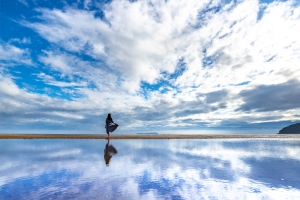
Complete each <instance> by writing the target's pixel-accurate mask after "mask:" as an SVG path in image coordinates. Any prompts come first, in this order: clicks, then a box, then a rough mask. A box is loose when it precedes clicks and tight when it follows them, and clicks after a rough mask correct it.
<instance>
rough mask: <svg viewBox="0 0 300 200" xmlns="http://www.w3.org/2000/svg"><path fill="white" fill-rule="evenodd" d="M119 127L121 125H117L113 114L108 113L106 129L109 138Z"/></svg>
mask: <svg viewBox="0 0 300 200" xmlns="http://www.w3.org/2000/svg"><path fill="white" fill-rule="evenodd" d="M118 126H119V125H118V124H117V123H115V122H114V120H113V119H112V117H111V114H110V113H108V115H107V118H106V121H105V128H106V133H107V135H108V138H109V137H110V133H112V132H113V131H114V130H116V129H117V127H118Z"/></svg>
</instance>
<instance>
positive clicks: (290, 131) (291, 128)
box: [278, 123, 300, 134]
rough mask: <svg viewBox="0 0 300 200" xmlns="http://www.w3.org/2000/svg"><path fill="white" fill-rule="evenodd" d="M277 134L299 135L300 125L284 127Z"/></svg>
mask: <svg viewBox="0 0 300 200" xmlns="http://www.w3.org/2000/svg"><path fill="white" fill-rule="evenodd" d="M278 134H300V123H297V124H292V125H290V126H287V127H284V128H283V129H281V130H280V131H279V133H278Z"/></svg>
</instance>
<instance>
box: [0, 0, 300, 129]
mask: <svg viewBox="0 0 300 200" xmlns="http://www.w3.org/2000/svg"><path fill="white" fill-rule="evenodd" d="M83 3H84V7H85V10H79V9H75V8H74V6H72V7H68V6H67V7H65V8H64V9H62V10H59V9H52V10H50V9H48V8H39V9H37V10H36V11H38V12H39V13H40V15H39V16H38V18H39V21H38V22H29V21H26V22H24V21H23V22H21V24H23V25H25V26H27V27H29V28H32V29H33V30H35V31H36V32H37V33H39V34H40V35H41V36H42V37H43V38H44V39H46V40H47V41H48V42H50V43H51V45H53V46H52V47H54V48H52V49H50V48H48V49H46V48H45V49H44V50H43V53H42V54H40V55H38V58H39V60H38V61H37V62H40V63H41V64H42V67H41V68H40V72H39V73H37V74H36V75H37V77H38V80H42V81H43V82H44V83H45V84H47V85H48V86H49V87H50V86H51V85H52V86H56V87H59V89H60V91H58V93H59V95H61V96H64V95H71V96H70V98H69V99H71V102H69V103H72V104H70V106H69V105H67V103H66V104H64V103H63V104H61V105H60V106H63V107H73V106H75V105H76V106H78V108H80V109H83V110H85V111H84V112H83V113H84V114H83V113H81V114H79V115H80V116H82V115H89V116H94V115H95V113H96V114H97V115H105V113H106V112H117V113H119V114H120V115H121V113H122V116H123V115H124V113H126V115H127V116H128V117H125V116H124V117H123V118H122V119H121V121H123V120H124V122H125V121H126V118H132V120H133V121H134V124H131V123H127V125H126V126H127V128H134V127H138V126H141V127H143V126H149V127H153V126H155V125H157V126H161V125H165V126H167V127H184V126H191V127H192V126H196V127H197V126H203V125H199V123H204V124H206V126H218V125H220V124H222V123H227V122H229V121H230V120H231V121H233V122H237V123H239V122H242V121H243V122H245V123H259V122H278V121H284V120H299V119H300V118H299V115H297V114H295V113H297V112H298V111H299V108H298V107H297V105H294V107H293V106H290V107H289V108H292V107H293V108H292V109H289V110H285V111H276V112H272V111H266V112H263V113H255V112H254V111H253V112H250V113H248V112H244V111H242V110H241V109H239V108H241V106H243V105H244V104H245V103H247V102H245V101H246V100H247V99H245V98H242V97H241V92H242V91H244V90H253V91H255V89H256V88H259V86H261V85H274V84H283V83H285V82H288V81H290V80H295V81H299V80H300V79H299V77H300V70H299V67H298V63H299V59H300V58H299V56H298V55H299V53H300V52H299V51H300V49H299V46H300V44H299V40H298V35H297V33H298V32H299V28H300V17H299V16H300V8H299V7H297V6H295V5H294V2H293V1H286V2H276V1H275V2H272V3H269V4H260V3H259V1H257V0H245V1H239V2H237V3H236V4H235V3H233V2H230V3H228V4H225V3H224V2H222V1H200V2H199V1H188V2H181V1H166V2H162V1H151V2H146V1H137V2H129V1H125V0H124V1H123V0H122V1H112V2H111V3H108V4H101V5H100V9H101V10H102V11H103V13H104V17H103V19H100V18H99V17H96V14H95V13H96V11H89V10H88V9H89V8H91V6H93V5H95V4H93V3H94V2H92V1H89V0H87V1H83ZM24 38H25V37H24ZM26 38H27V37H26ZM28 40H29V41H30V39H28ZM15 42H17V41H15ZM23 42H26V41H23ZM28 44H30V43H28ZM56 47H59V48H56ZM1 48H2V49H1ZM49 49H50V50H49ZM53 49H56V50H53ZM58 49H60V50H58ZM5 51H6V52H10V53H9V55H8V53H6V54H3V56H2V57H3V59H5V60H8V58H10V59H11V60H13V59H14V58H13V56H12V55H13V54H14V55H17V56H15V57H17V58H18V60H22V62H27V63H30V62H31V61H30V59H29V58H28V55H29V54H28V52H29V50H27V49H25V50H24V49H20V48H18V47H15V46H13V45H10V44H6V45H2V46H0V52H5ZM0 55H1V54H0ZM2 57H1V56H0V59H1V58H2ZM19 58H26V59H27V61H26V59H19ZM15 60H16V59H15ZM24 60H25V61H24ZM14 62H15V61H14ZM10 81H11V82H12V80H10ZM144 83H147V84H148V86H147V85H146V86H145V84H144ZM10 84H11V83H10ZM11 85H12V86H10V87H15V88H12V90H11V91H8V90H7V89H6V90H7V91H6V92H10V93H11V92H13V91H18V86H16V85H15V84H11ZM151 87H152V88H151ZM4 90H5V89H3V88H2V91H4ZM19 90H20V89H19ZM45 90H46V89H45ZM222 91H227V92H226V94H224V95H221V96H219V99H218V100H216V101H213V102H209V101H208V99H209V98H212V96H214V95H216V94H214V92H222ZM23 92H24V91H23ZM26 95H27V96H28V95H29V96H30V95H37V96H39V95H38V94H33V93H28V92H27V93H26ZM43 98H44V97H43ZM214 98H217V96H215V97H214ZM47 101H50V102H52V101H53V102H56V101H57V100H56V99H54V98H52V99H51V98H50V97H49V100H47ZM275 101H276V100H275ZM60 106H56V107H60ZM76 106H75V107H76ZM195 110H196V111H195ZM162 116H164V117H165V118H163V117H162ZM268 116H273V117H269V118H268ZM159 117H162V118H160V119H159Z"/></svg>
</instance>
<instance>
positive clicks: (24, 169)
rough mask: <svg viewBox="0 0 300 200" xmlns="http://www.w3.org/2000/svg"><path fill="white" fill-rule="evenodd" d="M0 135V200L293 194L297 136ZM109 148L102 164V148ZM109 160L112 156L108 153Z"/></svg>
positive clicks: (298, 182) (298, 177)
mask: <svg viewBox="0 0 300 200" xmlns="http://www.w3.org/2000/svg"><path fill="white" fill-rule="evenodd" d="M114 145H116V146H117V148H118V153H117V154H115V153H114V152H116V151H114V150H112V151H110V150H109V149H110V146H111V144H110V141H107V142H106V141H105V140H0V158H1V165H0V199H297V198H298V197H299V196H300V168H299V166H300V156H299V155H300V140H298V139H297V140H295V139H293V140H284V139H272V140H259V139H255V140H248V139H234V140H229V139H226V140H195V139H194V140H114ZM104 146H105V149H106V150H108V151H107V152H108V153H109V154H108V155H109V156H107V158H109V159H107V160H106V158H105V154H106V153H104V158H105V162H106V163H110V165H109V167H106V165H103V147H104ZM111 153H112V154H115V155H114V159H111V156H112V154H111Z"/></svg>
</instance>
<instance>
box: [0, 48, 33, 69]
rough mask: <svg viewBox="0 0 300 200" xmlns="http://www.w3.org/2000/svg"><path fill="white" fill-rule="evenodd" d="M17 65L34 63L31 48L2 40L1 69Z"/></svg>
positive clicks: (0, 50) (0, 49)
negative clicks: (24, 47)
mask: <svg viewBox="0 0 300 200" xmlns="http://www.w3.org/2000/svg"><path fill="white" fill-rule="evenodd" d="M15 65H25V66H28V65H29V66H31V65H33V63H32V60H31V58H30V54H29V50H28V49H22V48H19V47H16V46H14V45H11V44H9V43H7V44H4V43H2V42H0V69H1V68H2V67H7V66H8V67H10V66H15Z"/></svg>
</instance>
